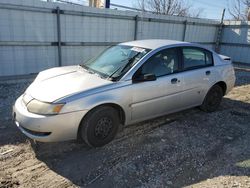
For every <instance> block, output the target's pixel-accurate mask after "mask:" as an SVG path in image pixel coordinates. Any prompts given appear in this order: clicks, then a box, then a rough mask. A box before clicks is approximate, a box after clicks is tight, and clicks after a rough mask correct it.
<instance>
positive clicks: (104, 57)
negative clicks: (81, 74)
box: [82, 45, 149, 80]
mask: <svg viewBox="0 0 250 188" xmlns="http://www.w3.org/2000/svg"><path fill="white" fill-rule="evenodd" d="M148 52H149V49H144V48H140V47H134V46H125V45H117V46H112V47H110V48H108V49H106V50H105V51H104V52H102V53H101V54H100V55H99V56H97V57H95V58H93V59H90V60H89V61H87V62H86V63H84V64H83V65H82V66H83V67H84V68H86V69H88V70H90V71H92V72H94V73H96V74H99V75H101V76H103V77H106V78H111V79H114V80H115V79H116V78H118V77H120V76H122V75H124V74H125V73H126V72H127V71H128V70H129V69H130V68H131V67H132V66H133V65H134V64H135V63H137V62H138V61H139V60H140V59H141V58H142V57H143V56H144V55H146V54H147V53H148Z"/></svg>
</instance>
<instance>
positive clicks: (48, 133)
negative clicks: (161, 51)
mask: <svg viewBox="0 0 250 188" xmlns="http://www.w3.org/2000/svg"><path fill="white" fill-rule="evenodd" d="M20 127H22V129H24V130H25V131H26V132H28V133H29V134H32V135H34V136H49V135H50V134H51V132H38V131H32V130H30V129H27V128H24V127H23V126H20Z"/></svg>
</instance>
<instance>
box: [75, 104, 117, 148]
mask: <svg viewBox="0 0 250 188" xmlns="http://www.w3.org/2000/svg"><path fill="white" fill-rule="evenodd" d="M119 125H120V119H119V114H118V112H117V110H116V109H114V108H113V107H110V106H101V107H98V108H96V109H93V111H91V112H90V113H89V114H87V116H86V117H85V118H84V120H83V121H82V122H81V125H80V132H79V135H80V137H81V138H82V140H84V141H85V142H86V144H87V145H88V146H90V147H101V146H104V145H105V144H107V143H109V142H110V141H112V140H113V139H114V137H115V136H116V134H117V132H118V129H119Z"/></svg>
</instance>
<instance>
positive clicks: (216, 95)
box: [200, 85, 223, 112]
mask: <svg viewBox="0 0 250 188" xmlns="http://www.w3.org/2000/svg"><path fill="white" fill-rule="evenodd" d="M222 97H223V90H222V88H221V87H220V86H219V85H214V86H213V87H212V88H211V89H210V90H209V91H208V93H207V95H206V97H205V99H204V101H203V103H202V105H201V106H200V108H201V110H203V111H205V112H214V111H215V110H217V109H218V108H219V106H220V103H221V100H222Z"/></svg>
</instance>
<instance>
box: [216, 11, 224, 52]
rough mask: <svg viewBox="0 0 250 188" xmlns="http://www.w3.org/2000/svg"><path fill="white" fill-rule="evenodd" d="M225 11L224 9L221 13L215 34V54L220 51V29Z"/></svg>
mask: <svg viewBox="0 0 250 188" xmlns="http://www.w3.org/2000/svg"><path fill="white" fill-rule="evenodd" d="M225 11H226V9H225V8H224V9H223V11H222V16H221V21H220V25H219V28H218V32H217V38H216V44H215V51H216V52H219V51H220V41H221V37H222V29H223V21H224V16H225Z"/></svg>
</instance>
